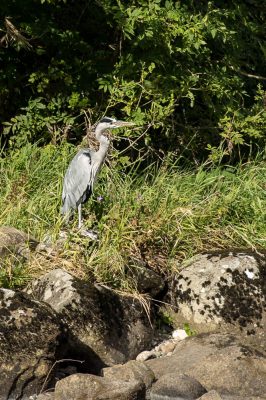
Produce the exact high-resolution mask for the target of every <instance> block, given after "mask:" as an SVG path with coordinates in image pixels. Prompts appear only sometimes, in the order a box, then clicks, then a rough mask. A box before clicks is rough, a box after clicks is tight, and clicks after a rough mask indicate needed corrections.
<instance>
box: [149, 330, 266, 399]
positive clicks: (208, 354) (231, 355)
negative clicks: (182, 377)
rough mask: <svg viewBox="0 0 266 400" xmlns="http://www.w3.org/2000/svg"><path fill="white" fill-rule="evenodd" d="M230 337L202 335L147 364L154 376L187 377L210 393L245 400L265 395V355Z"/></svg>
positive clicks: (188, 339)
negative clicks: (177, 375) (170, 374)
mask: <svg viewBox="0 0 266 400" xmlns="http://www.w3.org/2000/svg"><path fill="white" fill-rule="evenodd" d="M241 339H242V338H237V337H236V336H233V335H230V334H222V333H221V334H218V333H217V334H214V333H213V334H201V335H199V336H197V337H189V338H187V339H186V340H183V341H181V342H178V343H177V345H176V348H175V350H174V353H173V354H172V355H171V356H169V357H161V358H157V359H153V360H148V361H146V362H145V363H146V364H147V365H148V366H149V367H150V368H151V369H152V370H153V372H154V374H155V377H156V378H157V379H158V378H159V377H161V376H163V375H165V374H169V373H175V374H182V373H183V374H187V375H189V376H191V377H193V378H195V379H196V380H198V381H199V382H200V383H201V384H202V385H203V386H204V387H205V388H206V389H207V390H208V391H210V390H216V391H217V392H218V393H225V394H228V395H236V396H243V397H252V396H262V397H263V396H264V395H265V393H266V359H265V355H264V354H262V353H260V352H259V351H257V350H256V349H254V348H251V347H248V346H247V345H243V344H241Z"/></svg>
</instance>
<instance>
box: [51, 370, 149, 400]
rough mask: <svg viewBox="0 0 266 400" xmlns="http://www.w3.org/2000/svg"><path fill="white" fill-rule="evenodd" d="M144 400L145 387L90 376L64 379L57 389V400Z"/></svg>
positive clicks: (83, 375) (138, 383)
mask: <svg viewBox="0 0 266 400" xmlns="http://www.w3.org/2000/svg"><path fill="white" fill-rule="evenodd" d="M70 399H71V400H144V399H145V386H144V384H143V383H141V382H139V381H130V382H124V381H122V380H114V379H108V378H102V377H100V376H95V375H89V374H76V375H71V376H69V377H67V378H65V379H62V380H61V381H59V382H58V383H57V384H56V387H55V400H70Z"/></svg>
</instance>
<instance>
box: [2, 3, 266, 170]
mask: <svg viewBox="0 0 266 400" xmlns="http://www.w3.org/2000/svg"><path fill="white" fill-rule="evenodd" d="M265 20H266V18H265V7H264V6H263V5H262V2H261V1H259V0H244V1H243V0H241V1H239V0H232V1H230V2H224V1H220V0H210V1H201V2H199V1H195V0H185V1H173V0H152V1H150V0H127V1H121V0H92V1H88V0H75V1H72V0H64V1H63V0H26V1H25V0H14V1H2V2H1V4H0V28H2V31H1V33H0V58H1V65H0V124H1V128H0V129H1V130H2V132H3V137H2V144H3V145H5V146H6V147H14V146H15V147H21V146H24V145H25V144H26V143H27V142H31V143H33V142H36V141H37V140H38V141H39V143H42V144H44V143H49V142H50V141H52V142H53V143H58V142H61V140H64V139H67V140H72V141H73V140H77V139H78V138H80V136H81V135H82V132H83V131H84V126H83V125H82V122H83V116H84V110H86V111H87V115H88V116H89V119H90V122H91V123H94V122H95V121H96V120H97V119H98V118H99V117H100V116H102V115H103V114H104V113H107V114H108V115H110V116H111V115H115V116H116V117H123V118H125V119H130V120H131V119H133V120H134V121H135V122H137V123H139V125H141V126H142V127H143V130H146V134H145V136H143V137H142V139H141V140H139V141H138V143H137V146H138V150H139V151H140V152H141V154H143V153H144V154H147V150H149V156H150V157H153V158H154V157H156V158H157V157H158V155H160V156H161V157H163V156H165V155H166V154H167V153H168V151H169V150H171V151H174V152H175V153H176V154H180V153H182V154H183V155H184V156H185V157H186V158H187V159H189V160H193V161H194V162H195V163H198V162H199V161H202V160H203V159H206V157H208V155H210V156H211V157H212V159H213V160H217V158H220V157H221V155H223V156H224V160H225V162H230V163H232V162H233V163H234V162H235V161H236V160H237V159H239V155H241V157H242V159H243V157H247V156H249V155H250V154H254V152H256V150H257V149H258V148H260V149H261V148H262V147H263V148H264V146H265V112H264V108H263V102H264V88H263V84H265V81H266V77H265V76H264V75H265V68H264V67H265V54H266V46H265ZM135 134H136V136H139V131H136V132H135ZM184 149H186V151H185V152H184ZM154 151H155V153H154ZM127 156H129V157H131V158H132V157H133V158H134V157H135V156H136V154H135V153H133V155H132V153H129V154H127Z"/></svg>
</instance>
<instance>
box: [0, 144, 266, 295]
mask: <svg viewBox="0 0 266 400" xmlns="http://www.w3.org/2000/svg"><path fill="white" fill-rule="evenodd" d="M75 152H76V149H75V148H74V147H72V146H70V145H66V144H65V145H62V146H60V147H54V146H52V145H49V146H46V147H45V148H38V147H36V146H31V145H29V146H27V147H25V148H23V149H21V150H20V151H19V152H14V153H12V154H11V155H10V156H9V157H6V158H3V159H1V160H0V225H11V226H14V227H16V228H18V229H22V230H24V231H27V232H30V234H31V235H32V236H34V237H36V238H37V239H39V240H42V239H43V238H44V237H45V235H46V234H47V233H49V234H50V235H51V236H52V238H53V240H54V241H55V240H56V239H57V237H58V234H59V232H60V230H61V229H62V220H61V217H60V214H59V210H60V201H61V190H62V179H63V175H64V172H65V170H66V167H67V165H68V162H69V160H70V159H71V157H72V156H73V154H74V153H75ZM100 195H101V196H103V201H101V202H98V201H97V197H98V196H100ZM84 208H85V210H86V211H85V215H86V219H87V224H88V227H90V226H91V225H94V226H95V225H96V226H97V227H98V230H99V237H100V240H99V242H98V243H88V242H87V241H86V239H81V238H78V235H77V234H76V233H75V230H74V229H73V235H72V237H70V239H69V241H68V243H67V244H66V245H65V248H64V250H63V251H60V254H59V255H58V257H57V258H55V260H54V263H55V265H57V266H58V265H63V266H64V267H66V268H68V266H69V265H70V266H71V267H69V268H70V269H71V271H72V272H74V273H77V275H82V276H91V275H92V274H93V276H94V277H95V278H96V279H97V280H98V281H101V282H104V283H106V284H108V285H112V286H113V287H117V288H122V289H123V290H128V289H129V287H131V289H132V285H133V283H132V282H131V281H130V279H129V278H127V275H126V272H125V271H126V268H125V267H126V266H127V265H128V263H129V260H130V259H136V258H137V259H143V260H145V261H146V262H147V264H149V265H150V267H151V268H154V269H155V270H159V271H162V272H163V273H165V274H168V273H170V272H171V271H173V270H176V268H178V265H179V263H180V262H181V261H182V260H184V259H187V258H188V257H191V256H193V255H194V254H196V253H198V252H202V251H205V250H210V249H212V250H214V249H217V248H219V249H224V248H247V247H248V248H253V249H254V248H257V249H261V248H264V249H265V248H266V163H265V162H264V161H256V162H253V163H249V164H246V165H239V166H238V167H237V168H232V167H230V168H229V167H228V168H213V169H211V170H207V169H206V168H205V169H204V168H203V167H201V168H198V169H197V170H193V171H192V170H180V169H179V168H177V167H168V166H167V165H163V166H162V167H161V168H160V169H156V168H155V167H154V166H151V167H150V168H149V169H147V170H146V171H144V172H143V174H142V175H141V176H140V175H138V176H137V175H136V174H134V173H133V172H132V173H131V174H128V175H126V174H124V173H123V172H121V171H120V172H118V171H117V170H113V169H110V167H107V166H105V167H104V169H103V171H102V173H101V176H100V178H99V181H98V184H97V185H96V188H95V193H94V196H93V199H92V200H91V201H90V202H89V203H88V204H87V205H86V206H85V207H84ZM75 224H76V220H75V221H74V226H75ZM49 262H50V264H51V265H50V266H49V265H48V264H46V266H47V268H50V267H52V266H53V265H52V264H53V260H50V261H49ZM37 264H38V265H37V266H36V271H34V267H32V266H31V267H30V268H29V274H31V273H32V274H33V275H36V274H39V273H43V272H45V268H46V266H42V265H40V262H39V263H37Z"/></svg>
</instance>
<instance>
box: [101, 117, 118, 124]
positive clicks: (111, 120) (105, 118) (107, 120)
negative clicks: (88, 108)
mask: <svg viewBox="0 0 266 400" xmlns="http://www.w3.org/2000/svg"><path fill="white" fill-rule="evenodd" d="M114 121H115V120H113V119H112V118H108V117H104V118H102V119H101V120H100V122H107V123H110V124H111V123H112V122H114Z"/></svg>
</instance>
